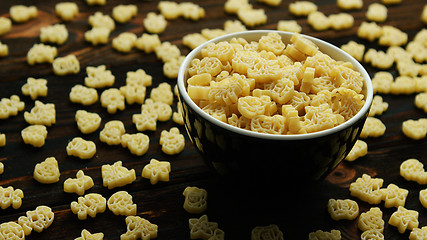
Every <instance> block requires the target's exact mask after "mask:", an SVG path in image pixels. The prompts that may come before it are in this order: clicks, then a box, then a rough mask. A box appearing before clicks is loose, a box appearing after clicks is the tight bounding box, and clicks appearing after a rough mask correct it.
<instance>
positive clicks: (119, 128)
mask: <svg viewBox="0 0 427 240" xmlns="http://www.w3.org/2000/svg"><path fill="white" fill-rule="evenodd" d="M125 132H126V130H125V125H124V124H123V122H122V121H119V120H112V121H109V122H107V123H105V126H104V129H102V130H101V132H100V133H99V140H100V141H101V142H105V143H107V144H108V145H119V144H121V137H122V135H123V134H125Z"/></svg>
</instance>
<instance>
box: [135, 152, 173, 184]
mask: <svg viewBox="0 0 427 240" xmlns="http://www.w3.org/2000/svg"><path fill="white" fill-rule="evenodd" d="M170 172H171V165H170V162H168V161H158V160H156V159H154V158H153V159H151V160H150V163H149V164H147V165H145V166H144V168H143V169H142V174H141V176H142V177H143V178H147V179H150V183H151V184H153V185H154V184H156V183H157V182H158V181H162V182H169V173H170Z"/></svg>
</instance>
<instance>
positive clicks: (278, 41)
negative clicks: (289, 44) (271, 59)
mask: <svg viewBox="0 0 427 240" xmlns="http://www.w3.org/2000/svg"><path fill="white" fill-rule="evenodd" d="M294 36H295V35H294ZM258 43H259V45H258V49H259V50H266V51H270V52H273V53H274V54H275V55H281V54H282V53H283V51H284V50H285V48H286V45H285V44H284V43H283V41H282V37H280V35H279V34H278V33H275V32H271V33H268V34H267V35H266V36H262V37H261V38H260V39H259V41H258Z"/></svg>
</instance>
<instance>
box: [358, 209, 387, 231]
mask: <svg viewBox="0 0 427 240" xmlns="http://www.w3.org/2000/svg"><path fill="white" fill-rule="evenodd" d="M357 227H358V228H359V229H360V230H361V231H362V232H365V231H368V230H375V231H378V232H383V231H384V220H383V212H382V211H381V209H380V208H378V207H371V208H370V209H369V211H367V212H363V213H361V214H360V217H359V219H358V220H357Z"/></svg>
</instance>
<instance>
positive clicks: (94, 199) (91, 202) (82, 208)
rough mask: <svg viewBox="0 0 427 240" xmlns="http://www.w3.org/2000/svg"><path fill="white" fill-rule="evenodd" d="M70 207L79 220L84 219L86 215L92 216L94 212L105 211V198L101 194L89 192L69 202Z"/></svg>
mask: <svg viewBox="0 0 427 240" xmlns="http://www.w3.org/2000/svg"><path fill="white" fill-rule="evenodd" d="M70 207H71V211H72V212H73V213H74V214H77V218H78V219H79V220H86V218H87V215H89V216H91V217H92V218H94V217H96V214H98V213H103V212H105V209H106V207H107V200H106V199H105V198H104V197H103V196H102V195H101V194H98V193H89V194H86V195H84V196H83V197H79V198H78V199H77V202H76V201H73V202H71V205H70Z"/></svg>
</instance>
